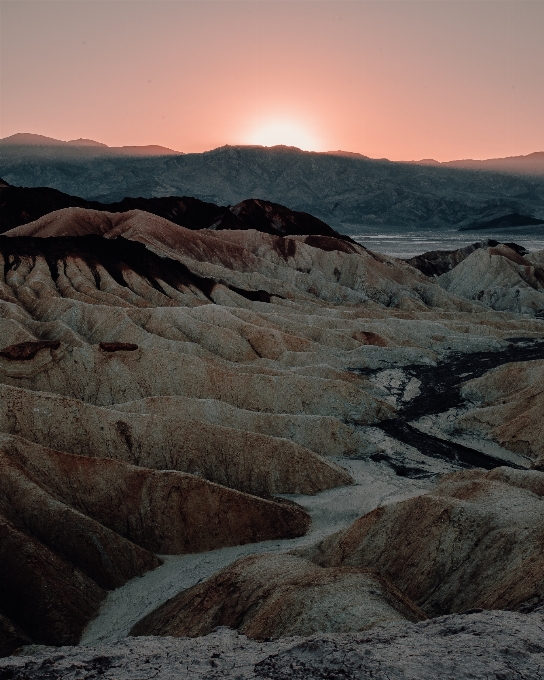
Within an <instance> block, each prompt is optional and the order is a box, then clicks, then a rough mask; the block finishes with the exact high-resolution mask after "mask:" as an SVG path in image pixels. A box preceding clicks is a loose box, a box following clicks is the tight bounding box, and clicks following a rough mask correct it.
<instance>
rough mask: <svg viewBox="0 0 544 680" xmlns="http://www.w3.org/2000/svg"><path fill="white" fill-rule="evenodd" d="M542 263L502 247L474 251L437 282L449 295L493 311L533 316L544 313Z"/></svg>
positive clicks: (543, 274)
mask: <svg viewBox="0 0 544 680" xmlns="http://www.w3.org/2000/svg"><path fill="white" fill-rule="evenodd" d="M539 262H540V260H539V259H538V257H536V258H535V257H534V256H533V258H531V256H530V255H528V256H522V255H520V254H519V253H517V252H516V251H515V250H513V249H512V248H509V247H508V246H506V245H504V244H499V245H498V246H495V247H491V248H486V249H483V248H482V249H478V250H475V251H474V252H473V253H472V254H471V255H469V257H467V258H466V259H464V260H463V261H462V262H461V263H460V264H458V265H457V266H456V267H455V268H454V269H452V270H451V271H449V272H446V273H445V274H442V276H440V277H439V278H438V282H439V284H440V286H441V287H442V288H444V289H445V290H447V291H449V292H450V293H454V294H455V295H459V296H461V297H464V298H467V299H468V300H475V301H478V302H482V303H483V304H485V305H487V306H489V307H492V308H493V309H497V310H501V311H510V312H518V313H522V314H530V315H532V316H534V315H539V314H541V313H542V312H543V311H544V269H543V268H542V266H541V265H539V264H538V263H539Z"/></svg>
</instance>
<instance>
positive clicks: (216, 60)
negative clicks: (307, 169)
mask: <svg viewBox="0 0 544 680" xmlns="http://www.w3.org/2000/svg"><path fill="white" fill-rule="evenodd" d="M543 35H544V0H477V1H476V0H350V1H347V2H346V1H345V0H324V1H321V0H243V1H239V0H214V1H209V0H92V1H88V0H1V2H0V137H6V136H9V135H11V134H14V133H16V132H33V133H37V134H42V135H47V136H49V137H55V138H57V139H62V140H69V139H76V138H80V137H83V138H90V139H95V140H97V141H100V142H104V143H106V144H108V145H110V146H123V145H140V144H160V145H163V146H166V147H169V148H172V149H176V150H179V151H185V152H200V151H206V150H209V149H213V148H216V147H219V146H223V145H225V144H264V145H267V146H269V145H273V144H279V143H284V144H288V145H294V146H299V147H300V148H303V149H307V150H312V151H325V150H337V149H342V150H346V151H353V152H358V153H362V154H365V155H367V156H370V157H372V158H389V159H391V160H418V159H423V158H434V159H436V160H440V161H445V160H452V159H460V158H494V157H503V156H512V155H521V154H528V153H531V152H534V151H543V150H544V124H543V123H544V42H543V38H542V36H543Z"/></svg>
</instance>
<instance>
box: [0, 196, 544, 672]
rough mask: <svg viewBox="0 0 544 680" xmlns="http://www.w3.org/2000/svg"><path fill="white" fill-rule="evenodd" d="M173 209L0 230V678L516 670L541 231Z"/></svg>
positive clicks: (70, 215)
mask: <svg viewBox="0 0 544 680" xmlns="http://www.w3.org/2000/svg"><path fill="white" fill-rule="evenodd" d="M23 198H24V196H23ZM17 200H19V201H20V200H22V199H21V196H18V199H17ZM176 200H178V199H176ZM183 200H185V203H183ZM180 201H181V202H180ZM200 203H202V202H198V201H197V202H196V203H195V202H194V200H193V202H191V201H189V200H186V199H180V200H179V201H178V202H177V203H176V206H177V207H176V209H177V211H178V212H177V213H176V214H177V217H176V222H174V221H170V220H168V219H166V218H165V217H163V216H161V215H159V214H153V213H152V212H147V211H144V210H141V209H131V210H128V211H124V212H123V211H121V210H118V211H108V210H102V209H95V208H85V207H78V206H75V207H74V206H72V207H64V208H61V209H59V210H54V211H52V212H49V213H46V214H44V215H42V216H41V217H39V218H38V219H37V220H34V221H31V222H28V221H25V219H24V216H23V217H20V219H19V222H18V224H17V225H16V226H14V227H13V228H11V229H9V230H7V231H6V232H5V233H4V234H3V235H0V258H1V263H2V269H1V275H0V310H1V314H0V340H1V342H0V345H1V346H0V464H1V465H2V475H1V477H0V527H1V529H0V531H1V535H2V541H1V542H0V553H1V559H0V573H1V578H0V651H1V653H2V655H3V657H5V658H3V659H1V660H0V678H13V679H21V680H22V679H23V678H74V679H75V678H94V677H101V678H111V679H113V678H119V679H121V678H151V677H153V678H161V679H162V678H164V679H166V678H174V677H191V678H193V677H194V678H232V679H234V678H269V679H271V680H272V679H278V680H279V679H280V678H360V677H375V678H384V679H385V678H389V679H390V680H391V679H392V678H399V679H400V678H414V679H415V678H423V677H444V678H465V677H466V678H469V677H471V678H487V677H489V678H499V677H500V678H510V677H512V678H514V677H516V678H537V677H539V675H538V673H539V670H538V669H539V668H542V664H543V663H544V615H543V612H544V609H543V598H544V500H543V499H544V449H543V441H544V431H543V429H542V428H543V425H542V414H543V408H544V402H543V400H542V388H541V385H542V380H543V379H544V342H543V339H544V319H542V318H540V317H541V315H542V311H543V310H544V254H543V253H542V252H540V253H527V252H526V251H524V250H523V249H521V248H520V247H519V246H516V245H515V244H501V243H497V242H492V241H482V242H480V243H478V244H475V245H474V246H472V247H470V248H467V249H464V250H463V252H461V251H457V252H455V253H434V254H433V253H427V254H425V255H423V256H421V257H420V258H415V259H414V261H411V262H410V263H408V262H404V261H401V260H398V259H395V258H392V257H388V256H385V255H381V254H377V253H373V252H371V251H369V250H367V249H365V248H364V247H362V246H360V245H357V244H356V243H354V242H353V241H352V240H351V239H349V238H348V237H346V236H342V235H340V234H336V233H335V232H334V231H333V230H332V229H330V227H328V226H327V225H325V224H324V223H323V222H321V221H320V220H317V219H315V218H312V217H311V216H309V215H305V214H302V213H297V212H294V211H290V210H288V209H287V208H283V207H282V206H278V205H276V204H271V203H266V202H264V201H253V200H248V201H244V202H243V205H242V204H240V205H239V206H234V208H228V209H221V211H222V212H221V220H220V221H219V222H217V221H216V222H214V223H213V224H210V219H209V215H210V214H211V213H210V208H209V207H206V206H209V204H204V205H203V206H201V205H200ZM184 206H185V207H184ZM240 206H241V207H240ZM159 207H160V206H159ZM160 209H161V210H162V207H160ZM184 210H190V211H191V212H190V215H191V216H192V217H191V220H192V221H191V224H190V228H186V227H184V226H183V211H184ZM218 210H219V209H218ZM157 211H158V209H157ZM206 211H207V212H206ZM22 212H24V211H22ZM22 212H21V211H19V213H20V214H21V215H22ZM227 212H228V213H230V215H231V216H229V215H228V214H227ZM19 213H16V212H14V211H12V213H10V214H12V215H16V214H19ZM204 213H206V215H208V217H206V219H204V218H203V217H202V215H204ZM201 217H202V223H199V219H200V218H201ZM188 219H189V213H188ZM206 220H207V221H206ZM180 673H181V675H180Z"/></svg>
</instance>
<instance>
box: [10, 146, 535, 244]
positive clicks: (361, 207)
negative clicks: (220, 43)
mask: <svg viewBox="0 0 544 680" xmlns="http://www.w3.org/2000/svg"><path fill="white" fill-rule="evenodd" d="M11 139H13V138H11ZM51 148H53V146H52V145H50V146H47V145H43V146H41V147H37V146H33V145H30V144H29V145H27V146H25V145H19V146H16V145H13V144H12V145H9V144H6V141H5V140H4V141H3V142H2V144H1V145H0V176H2V177H3V178H4V179H5V180H7V181H8V182H9V183H11V184H14V185H22V186H27V187H38V186H46V187H53V188H56V189H59V190H60V191H63V192H65V193H68V194H72V195H78V196H82V197H83V198H85V199H87V200H98V201H101V202H103V203H111V202H115V201H120V200H122V199H123V198H124V197H125V196H141V197H145V198H151V197H165V196H173V195H177V196H194V197H196V198H199V199H201V200H204V201H208V202H212V203H215V204H219V205H234V204H237V203H239V202H240V201H242V200H244V199H246V198H248V197H252V198H259V199H264V200H267V201H273V202H275V203H280V204H282V205H286V206H288V207H289V208H291V209H294V210H300V211H304V212H308V213H310V214H312V215H316V216H317V217H319V218H320V219H323V220H325V221H326V222H328V223H329V224H332V225H333V226H335V227H336V228H339V229H341V230H342V231H344V232H346V233H350V232H351V231H356V230H358V227H359V226H360V225H361V224H365V225H380V226H392V227H406V228H415V227H438V228H440V227H450V228H451V227H463V226H466V225H468V224H470V223H473V222H475V221H478V222H482V221H485V220H491V219H495V218H497V217H500V216H501V215H508V214H511V213H518V214H523V215H528V216H532V217H535V218H537V219H538V218H544V177H537V176H527V175H525V176H520V175H509V174H505V173H496V172H495V173H491V172H482V171H474V170H463V169H459V168H455V167H450V166H444V165H437V166H427V165H422V164H414V163H400V162H391V161H388V160H383V159H382V160H373V159H369V158H365V157H363V156H359V155H357V154H355V155H353V154H349V153H344V152H333V153H314V152H305V151H301V150H300V149H297V148H294V147H285V146H277V147H272V148H266V147H258V146H245V147H244V146H238V147H233V146H224V147H221V148H219V149H214V150H213V151H208V152H205V153H194V154H183V155H181V154H178V155H170V156H158V157H147V158H145V157H138V158H136V157H131V156H128V157H127V156H123V157H119V155H117V156H116V155H115V154H114V153H110V151H111V149H109V150H108V153H107V155H105V154H103V153H102V151H100V153H96V152H95V150H94V149H95V147H84V146H79V147H76V146H72V145H70V144H68V143H65V146H64V147H62V145H61V147H54V148H55V149H61V152H62V154H63V155H62V157H61V156H60V155H58V154H57V152H56V151H55V154H52V153H51V152H50V151H49V149H51ZM96 148H98V147H96ZM73 149H77V153H78V154H79V156H77V157H76V156H74V155H70V154H72V151H73ZM100 149H101V147H100ZM101 154H102V155H101Z"/></svg>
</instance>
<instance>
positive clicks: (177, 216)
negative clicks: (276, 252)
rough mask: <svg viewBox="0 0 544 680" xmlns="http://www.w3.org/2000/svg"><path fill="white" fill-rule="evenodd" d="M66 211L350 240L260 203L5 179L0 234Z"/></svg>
mask: <svg viewBox="0 0 544 680" xmlns="http://www.w3.org/2000/svg"><path fill="white" fill-rule="evenodd" d="M63 208H90V209H93V210H105V211H107V212H113V213H121V212H127V211H129V210H145V211H146V212H149V213H152V214H153V215H158V216H159V217H164V218H165V219H167V220H170V221H171V222H174V223H175V224H179V225H180V226H183V227H186V228H188V229H256V230H258V231H262V232H265V233H268V234H276V235H279V236H285V235H295V234H311V235H313V236H329V237H333V238H340V239H343V240H348V241H349V240H351V239H349V237H347V236H343V235H341V234H339V233H338V232H336V231H335V230H334V229H332V228H331V227H329V225H327V224H325V222H322V221H321V220H319V219H317V218H316V217H313V216H312V215H309V214H307V213H304V212H299V211H295V210H289V208H286V207H285V206H283V205H280V204H278V203H272V202H269V201H261V200H258V199H246V200H245V201H242V202H241V203H239V204H237V205H235V206H218V205H215V204H214V203H208V202H206V201H201V200H199V199H197V198H192V197H190V196H167V197H165V198H124V199H123V200H122V201H118V202H116V203H100V202H98V201H87V200H85V199H84V198H81V197H79V196H71V195H69V194H64V193H62V192H61V191H57V190H56V189H49V188H47V187H35V188H27V187H13V186H10V185H9V184H8V183H7V182H5V181H4V180H2V179H0V233H4V232H6V231H8V230H9V229H14V228H15V227H18V226H21V225H23V224H28V223H29V222H33V221H34V220H37V219H38V218H40V217H42V216H43V215H47V214H48V213H51V212H53V211H55V210H61V209H63Z"/></svg>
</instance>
